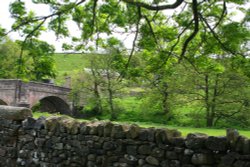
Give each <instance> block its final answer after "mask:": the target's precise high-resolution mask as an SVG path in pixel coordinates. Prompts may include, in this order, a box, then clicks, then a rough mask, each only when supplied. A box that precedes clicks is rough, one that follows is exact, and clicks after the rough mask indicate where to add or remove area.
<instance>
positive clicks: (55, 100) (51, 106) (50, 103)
mask: <svg viewBox="0 0 250 167" xmlns="http://www.w3.org/2000/svg"><path fill="white" fill-rule="evenodd" d="M32 110H33V111H40V112H49V113H60V114H65V115H71V111H70V106H69V105H68V104H67V103H66V102H65V101H64V100H63V99H61V98H59V97H56V96H48V97H45V98H42V99H40V100H39V103H38V104H35V105H34V106H33V107H32Z"/></svg>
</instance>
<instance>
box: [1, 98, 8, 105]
mask: <svg viewBox="0 0 250 167" xmlns="http://www.w3.org/2000/svg"><path fill="white" fill-rule="evenodd" d="M0 105H4V106H7V105H8V104H7V103H6V102H5V101H3V100H2V99H0Z"/></svg>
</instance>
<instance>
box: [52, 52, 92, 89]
mask: <svg viewBox="0 0 250 167" xmlns="http://www.w3.org/2000/svg"><path fill="white" fill-rule="evenodd" d="M89 56H91V54H63V53H57V54H55V55H54V59H55V65H56V70H57V72H58V73H57V78H56V83H57V84H59V85H60V84H63V82H64V78H65V76H70V75H71V74H72V73H73V72H74V71H76V70H81V69H83V68H84V67H86V65H87V59H88V57H89Z"/></svg>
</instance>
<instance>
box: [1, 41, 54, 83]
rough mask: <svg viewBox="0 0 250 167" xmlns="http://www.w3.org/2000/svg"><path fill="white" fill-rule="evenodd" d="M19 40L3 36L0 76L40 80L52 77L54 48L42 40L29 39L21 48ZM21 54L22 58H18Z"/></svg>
mask: <svg viewBox="0 0 250 167" xmlns="http://www.w3.org/2000/svg"><path fill="white" fill-rule="evenodd" d="M21 45H22V43H20V41H16V42H13V41H12V40H11V39H9V38H4V39H3V40H2V41H1V43H0V56H1V60H0V64H1V70H0V77H1V78H21V79H24V80H35V81H41V80H42V79H48V78H54V77H55V67H54V60H53V57H52V55H53V52H54V48H53V47H52V46H51V45H49V44H47V43H46V42H44V41H39V40H35V39H33V40H30V41H28V42H26V43H25V46H23V48H22V46H21ZM20 54H22V59H20Z"/></svg>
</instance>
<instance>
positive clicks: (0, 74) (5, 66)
mask: <svg viewBox="0 0 250 167" xmlns="http://www.w3.org/2000/svg"><path fill="white" fill-rule="evenodd" d="M20 51H21V49H20V47H19V45H18V44H17V43H15V42H13V41H12V40H10V39H9V38H7V37H6V38H4V39H3V40H2V41H1V43H0V67H1V68H0V78H15V77H16V75H17V74H16V73H17V68H16V67H17V60H18V57H19V54H20Z"/></svg>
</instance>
